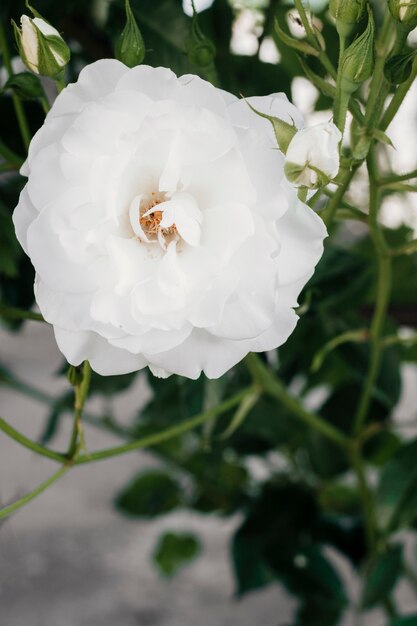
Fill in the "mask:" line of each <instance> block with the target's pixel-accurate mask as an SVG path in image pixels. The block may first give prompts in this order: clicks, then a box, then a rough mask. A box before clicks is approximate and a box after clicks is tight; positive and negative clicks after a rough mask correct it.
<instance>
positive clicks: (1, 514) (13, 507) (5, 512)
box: [0, 466, 69, 519]
mask: <svg viewBox="0 0 417 626" xmlns="http://www.w3.org/2000/svg"><path fill="white" fill-rule="evenodd" d="M68 470H69V467H67V466H64V467H61V469H59V470H58V471H57V472H55V474H53V475H52V476H51V477H50V478H48V480H46V481H45V482H43V483H41V484H40V485H39V487H36V489H33V491H30V492H29V493H27V494H26V495H25V496H23V497H22V498H19V500H16V501H15V502H12V504H9V505H8V506H6V507H4V508H3V509H0V519H3V518H5V517H8V516H9V515H11V513H14V512H15V511H17V510H18V509H20V508H22V506H24V505H25V504H27V503H28V502H30V501H31V500H34V498H36V497H37V496H39V495H40V494H41V493H42V492H43V491H45V490H46V489H48V487H50V486H51V485H53V484H54V483H55V482H56V481H57V480H59V479H60V478H61V476H63V475H64V474H65V473H66V472H67V471H68Z"/></svg>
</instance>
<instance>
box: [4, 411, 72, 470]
mask: <svg viewBox="0 0 417 626" xmlns="http://www.w3.org/2000/svg"><path fill="white" fill-rule="evenodd" d="M0 430H1V431H2V432H4V434H5V435H7V436H8V437H10V438H11V439H14V440H15V441H17V442H18V443H20V444H21V445H22V446H24V447H25V448H28V449H29V450H32V452H36V454H39V455H40V456H46V457H47V458H48V459H53V460H54V461H58V462H59V463H65V461H66V460H67V459H66V457H65V456H64V455H63V454H60V453H59V452H55V451H54V450H50V449H49V448H45V446H42V445H41V444H40V443H37V442H36V441H32V439H29V438H28V437H26V435H24V434H23V433H21V432H19V431H18V430H16V429H15V428H13V426H11V425H10V424H8V423H7V422H6V421H5V420H4V419H2V418H1V417H0Z"/></svg>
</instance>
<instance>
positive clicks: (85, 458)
mask: <svg viewBox="0 0 417 626" xmlns="http://www.w3.org/2000/svg"><path fill="white" fill-rule="evenodd" d="M255 390H258V387H257V386H256V385H255V386H250V387H248V388H246V389H244V390H243V391H240V392H239V393H237V394H236V395H234V396H232V397H231V398H229V399H228V400H226V401H225V402H222V403H221V404H219V405H217V406H215V407H213V408H212V409H209V410H208V411H205V412H204V413H201V414H200V415H196V416H195V417H192V418H190V419H188V420H186V421H184V422H182V423H181V424H177V425H176V426H171V427H170V428H167V429H166V430H163V431H161V432H159V433H155V434H153V435H149V436H147V437H143V438H142V439H137V440H136V441H132V442H130V443H127V444H124V445H122V446H117V447H115V448H106V449H105V450H98V451H97V452H91V453H90V454H85V455H80V456H79V457H77V458H76V459H75V465H81V464H85V463H92V462H94V461H102V460H104V459H108V458H110V457H114V456H119V455H120V454H126V453H127V452H133V451H135V450H140V449H142V448H149V447H151V446H156V445H158V444H160V443H163V442H164V441H168V440H169V439H174V438H175V437H178V436H179V435H182V434H183V433H185V432H187V431H189V430H192V429H194V428H197V426H201V425H202V424H204V423H205V422H207V421H208V420H212V419H214V418H215V417H217V416H218V415H221V414H222V413H225V412H226V411H228V410H229V409H232V408H233V407H234V406H236V405H237V404H239V403H240V402H242V400H243V399H244V398H245V397H246V396H248V395H252V394H253V393H254V391H255Z"/></svg>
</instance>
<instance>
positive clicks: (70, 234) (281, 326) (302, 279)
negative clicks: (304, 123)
mask: <svg viewBox="0 0 417 626" xmlns="http://www.w3.org/2000/svg"><path fill="white" fill-rule="evenodd" d="M250 102H251V104H252V105H253V106H254V107H255V108H257V109H259V110H262V111H263V112H265V113H269V114H272V115H279V116H281V117H283V118H284V119H286V120H287V121H291V119H295V120H296V121H297V120H298V123H300V120H299V118H300V115H299V113H298V111H297V110H296V109H295V108H294V107H293V106H292V105H291V104H290V103H289V102H288V101H287V99H286V98H285V96H283V95H282V94H278V95H275V96H269V97H265V98H253V99H250ZM22 173H23V174H24V175H26V176H28V177H29V180H28V183H27V185H26V187H25V188H24V189H23V191H22V193H21V196H20V201H19V204H18V206H17V208H16V210H15V213H14V223H15V227H16V232H17V236H18V238H19V240H20V242H21V244H22V246H23V247H24V249H25V251H26V252H27V254H28V255H29V256H30V258H31V260H32V262H33V264H34V266H35V269H36V273H37V274H36V281H35V294H36V300H37V302H38V305H39V307H40V310H41V312H42V314H43V315H44V317H45V319H46V320H47V321H48V322H50V323H51V324H53V326H54V331H55V336H56V340H57V342H58V346H59V348H60V349H61V351H62V352H63V353H64V355H65V357H66V358H67V360H68V361H69V362H70V363H72V364H74V365H76V364H79V363H80V362H81V361H83V360H84V359H88V360H89V361H90V363H91V366H92V368H93V369H94V370H95V371H96V372H98V373H99V374H103V375H108V374H122V373H127V372H131V371H134V370H138V369H140V368H142V367H145V366H146V365H149V367H150V368H151V370H152V371H153V372H155V373H156V374H157V375H160V376H161V375H162V376H165V375H169V374H172V373H176V374H180V375H183V376H187V377H189V378H197V377H198V376H199V375H200V373H201V372H202V371H203V372H205V374H206V375H207V376H208V377H210V378H216V377H218V376H221V375H222V374H224V373H225V372H226V371H227V370H228V369H229V368H231V367H232V366H233V365H235V364H236V363H237V362H238V361H240V360H241V359H242V358H243V357H244V356H245V355H246V354H247V353H248V352H250V351H256V352H260V351H264V350H270V349H273V348H276V347H277V346H279V345H281V344H282V343H283V342H284V341H285V340H286V339H287V337H288V336H289V335H290V334H291V332H292V331H293V330H294V328H295V325H296V323H297V315H296V313H295V312H294V308H293V307H295V306H297V297H298V295H299V293H300V290H301V289H302V288H303V286H304V285H305V283H306V282H307V281H308V279H309V278H310V277H311V275H312V274H313V271H314V267H315V265H316V263H317V262H318V260H319V259H320V257H321V255H322V251H323V238H324V237H325V236H326V230H325V227H324V225H323V222H322V221H321V219H320V218H319V217H318V216H317V215H316V214H315V213H314V212H313V211H312V210H311V209H310V208H309V207H308V206H306V205H305V204H303V203H302V202H299V201H298V200H297V197H296V192H295V190H294V189H292V188H291V187H290V186H289V184H288V183H287V181H286V180H285V177H284V158H283V155H282V154H281V153H280V152H279V151H278V149H276V143H275V140H274V136H273V132H272V126H271V125H270V123H269V122H268V121H267V120H265V119H262V118H260V117H259V116H257V115H256V114H255V113H253V112H252V111H251V110H250V108H249V107H248V105H247V104H246V102H245V101H243V100H239V99H237V98H235V97H234V96H232V95H230V94H228V93H226V92H223V91H221V90H220V89H216V88H215V87H213V86H212V85H211V84H209V83H207V82H206V81H204V80H201V79H200V78H198V77H197V76H182V77H181V78H177V77H176V76H175V74H173V73H172V72H171V71H170V70H168V69H165V68H158V69H155V68H152V67H147V66H143V65H141V66H138V67H135V68H133V69H128V68H127V67H126V66H124V65H123V64H122V63H119V62H118V61H114V60H102V61H98V62H97V63H93V64H92V65H90V66H88V67H86V68H85V69H84V70H83V71H82V72H81V74H80V76H79V79H78V81H77V83H75V84H73V85H70V86H68V87H67V88H66V89H65V90H63V92H62V93H61V94H60V95H59V96H58V98H57V100H56V101H55V103H54V105H53V107H52V109H51V111H50V113H49V114H48V116H47V119H46V121H45V124H44V125H43V127H42V128H41V129H40V130H39V131H38V132H37V134H36V135H35V137H34V138H33V140H32V143H31V145H30V150H29V156H28V159H27V162H26V163H25V165H24V166H23V168H22Z"/></svg>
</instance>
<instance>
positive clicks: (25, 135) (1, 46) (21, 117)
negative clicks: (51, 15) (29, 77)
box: [0, 22, 31, 151]
mask: <svg viewBox="0 0 417 626" xmlns="http://www.w3.org/2000/svg"><path fill="white" fill-rule="evenodd" d="M0 50H1V52H2V54H3V63H4V67H5V68H6V71H7V74H8V75H9V76H13V74H14V72H13V68H12V64H11V61H10V55H9V49H8V47H7V41H6V35H5V33H4V29H3V25H2V24H1V22H0ZM12 101H13V106H14V109H15V113H16V117H17V122H18V124H19V129H20V134H21V135H22V140H23V145H24V147H25V149H26V151H27V150H28V148H29V144H30V140H31V134H30V130H29V125H28V123H27V119H26V114H25V110H24V108H23V105H22V102H21V100H20V98H19V97H18V96H17V95H16V94H15V93H12Z"/></svg>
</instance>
